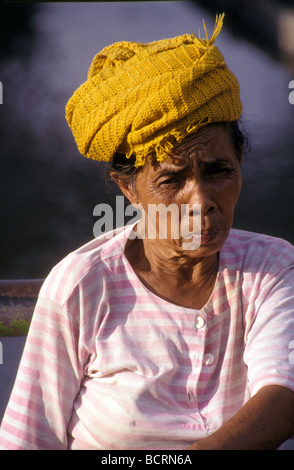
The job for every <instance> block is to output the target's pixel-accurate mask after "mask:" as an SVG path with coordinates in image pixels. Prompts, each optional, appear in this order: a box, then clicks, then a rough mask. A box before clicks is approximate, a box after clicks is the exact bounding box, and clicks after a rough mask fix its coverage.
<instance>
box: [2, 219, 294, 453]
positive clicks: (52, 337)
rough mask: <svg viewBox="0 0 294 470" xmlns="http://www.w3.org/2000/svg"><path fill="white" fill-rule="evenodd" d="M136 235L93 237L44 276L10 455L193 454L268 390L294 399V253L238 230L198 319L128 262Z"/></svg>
mask: <svg viewBox="0 0 294 470" xmlns="http://www.w3.org/2000/svg"><path fill="white" fill-rule="evenodd" d="M131 229H132V227H126V228H123V229H120V230H118V231H117V233H116V234H115V236H114V237H113V238H111V239H106V238H105V237H104V236H102V237H100V238H97V239H94V240H93V241H91V242H90V243H88V244H87V245H85V246H83V247H82V248H80V249H79V250H77V251H75V252H73V253H71V254H70V255H68V256H67V257H66V258H65V259H64V260H63V261H61V262H60V263H59V264H58V265H57V266H56V267H55V268H54V269H53V270H52V272H51V273H50V275H49V276H48V278H47V279H46V281H45V283H44V285H43V287H42V289H41V292H40V295H39V299H38V302H37V305H36V309H35V313H34V316H33V320H32V324H31V328H30V332H29V335H28V338H27V342H26V346H25V350H24V354H23V357H22V360H21V365H20V368H19V371H18V374H17V379H16V383H15V385H14V389H13V392H12V395H11V397H10V401H9V404H8V406H7V409H6V413H5V416H4V418H3V421H2V426H1V437H0V444H1V448H2V449H108V450H110V449H128V450H130V449H145V450H147V449H149V450H150V449H153V450H157V449H164V450H168V449H174V450H175V449H186V448H187V447H188V446H189V445H190V444H191V443H193V442H195V441H196V440H198V439H201V438H204V437H206V436H207V435H209V434H211V433H213V432H214V431H215V430H217V429H218V428H219V427H220V426H221V425H222V424H223V423H224V422H225V421H227V420H228V418H230V417H231V416H232V415H233V414H234V413H236V412H237V411H238V410H239V409H240V407H241V406H242V405H243V404H244V403H245V402H246V400H248V399H249V397H250V396H252V395H253V394H255V393H256V392H257V391H258V390H259V389H260V388H261V387H263V386H265V385H269V384H278V385H282V386H285V387H288V388H290V389H292V390H294V364H293V361H291V360H289V357H290V356H289V355H290V353H291V350H290V349H289V347H290V346H289V345H290V343H291V341H293V340H294V314H293V311H294V271H293V268H294V248H293V247H292V245H290V244H289V243H287V242H285V241H283V240H280V239H276V238H272V237H268V236H265V235H259V234H254V233H249V232H244V231H239V230H232V231H231V233H230V235H229V237H228V239H227V241H226V243H225V244H224V246H223V248H222V250H221V252H220V265H219V272H218V276H217V280H216V284H215V287H214V291H213V293H212V295H211V298H210V300H209V301H208V302H207V304H206V305H205V306H204V307H203V308H202V309H201V310H196V309H195V310H194V309H190V308H184V307H179V306H177V305H174V304H172V303H170V302H168V301H166V300H163V299H161V298H159V297H157V296H156V295H154V294H153V293H151V292H150V291H149V290H148V289H147V288H146V287H145V286H144V285H143V284H142V283H141V282H140V280H139V279H138V278H137V276H136V274H135V273H134V271H133V269H132V267H131V266H130V265H129V262H128V260H127V259H126V257H125V255H124V245H125V242H126V237H127V235H128V234H129V232H130V230H131ZM292 344H293V343H292ZM291 362H292V363H291Z"/></svg>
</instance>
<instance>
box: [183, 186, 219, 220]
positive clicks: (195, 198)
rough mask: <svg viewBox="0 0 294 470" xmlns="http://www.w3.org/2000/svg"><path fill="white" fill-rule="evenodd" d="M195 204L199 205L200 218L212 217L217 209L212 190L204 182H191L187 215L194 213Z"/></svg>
mask: <svg viewBox="0 0 294 470" xmlns="http://www.w3.org/2000/svg"><path fill="white" fill-rule="evenodd" d="M195 204H200V206H201V214H202V217H205V216H207V215H212V213H213V212H215V210H216V208H217V204H216V201H215V200H214V197H213V192H212V189H211V187H209V185H208V184H207V183H206V182H205V181H197V182H193V184H192V185H191V190H190V195H189V215H191V216H193V214H194V213H195V208H196V207H197V206H195ZM198 207H199V206H198ZM196 210H197V209H196Z"/></svg>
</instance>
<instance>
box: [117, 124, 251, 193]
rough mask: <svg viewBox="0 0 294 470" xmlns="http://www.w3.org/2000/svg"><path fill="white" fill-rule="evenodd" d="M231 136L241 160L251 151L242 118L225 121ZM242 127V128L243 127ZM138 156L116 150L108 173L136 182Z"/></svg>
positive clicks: (138, 169) (129, 181)
mask: <svg viewBox="0 0 294 470" xmlns="http://www.w3.org/2000/svg"><path fill="white" fill-rule="evenodd" d="M225 124H226V126H227V128H228V131H229V134H230V137H231V139H232V144H233V147H234V150H235V153H236V156H237V158H238V160H239V161H241V159H242V155H243V154H244V153H245V152H246V153H247V152H248V151H249V138H248V134H247V132H246V131H245V129H244V126H243V123H242V121H241V120H239V121H233V122H229V123H225ZM241 127H242V129H241ZM135 162H136V156H135V155H131V157H130V158H127V157H126V156H125V155H124V154H121V153H119V152H116V153H115V154H114V156H113V160H112V165H111V168H110V169H109V171H108V173H109V174H111V173H114V174H116V175H117V176H119V177H121V178H124V179H125V181H126V182H127V183H128V184H130V183H131V184H132V185H133V186H134V184H135V177H136V174H137V172H138V171H140V168H142V167H135Z"/></svg>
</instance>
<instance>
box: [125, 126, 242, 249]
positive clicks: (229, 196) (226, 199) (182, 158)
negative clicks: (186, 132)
mask: <svg viewBox="0 0 294 470" xmlns="http://www.w3.org/2000/svg"><path fill="white" fill-rule="evenodd" d="M240 189H241V170H240V162H239V161H238V158H237V156H236V154H235V151H234V149H233V145H232V142H231V139H230V136H229V133H228V130H227V129H226V127H225V126H224V125H222V124H213V125H209V126H206V127H203V128H202V129H200V130H199V131H198V132H197V133H195V134H191V135H190V136H188V137H186V138H185V139H184V140H183V141H182V142H181V143H180V144H176V145H174V147H173V149H172V156H169V157H168V158H167V159H166V160H165V161H164V162H162V163H154V162H153V163H151V162H148V163H147V164H146V165H145V166H144V167H143V168H142V170H141V171H139V172H138V174H137V176H136V190H135V192H132V191H129V192H127V193H126V192H125V195H126V196H127V197H128V198H129V200H130V202H131V203H133V204H135V205H139V206H141V208H142V209H143V211H144V215H145V230H146V227H147V226H148V219H150V211H149V210H148V208H150V207H153V209H154V207H156V206H158V205H159V204H161V205H162V204H163V205H164V206H169V205H170V204H175V205H176V206H177V207H178V208H179V212H178V213H179V214H180V221H179V224H180V226H181V227H182V228H183V226H184V219H185V223H186V221H187V218H188V228H189V231H191V230H192V227H195V217H197V221H198V222H197V223H198V228H199V231H200V230H201V244H200V246H199V243H198V245H197V249H196V250H194V251H193V250H191V248H189V255H190V256H193V257H194V256H209V255H212V254H214V253H216V252H218V251H219V250H220V248H221V247H222V245H223V243H224V242H225V240H226V238H227V236H228V234H229V230H230V229H231V227H232V223H233V216H234V209H235V205H236V203H237V200H238V197H239V193H240ZM195 204H196V205H198V206H193V205H195ZM199 204H200V206H201V216H200V213H199V211H197V208H199ZM150 205H156V206H150ZM183 207H184V208H185V209H186V211H184V212H182V210H181V208H183ZM183 214H185V215H183ZM156 220H157V222H156V223H157V225H156V230H155V231H156V234H157V235H156V237H155V238H156V243H160V244H161V246H162V248H164V247H167V246H169V247H170V248H172V249H173V250H175V251H176V252H178V253H179V252H181V251H183V250H184V248H183V247H184V246H185V247H187V246H188V245H187V240H186V242H185V244H184V240H183V237H182V235H183V234H182V233H181V232H182V231H181V228H180V231H179V233H180V237H178V238H177V239H175V238H174V237H173V234H174V233H175V230H174V228H175V227H174V226H173V224H174V223H175V222H174V219H173V218H172V217H171V216H170V215H169V214H167V224H168V229H167V232H166V233H167V236H166V237H165V239H164V238H163V239H162V238H160V239H159V237H158V233H159V227H158V224H160V223H163V219H162V217H161V216H157V218H156ZM153 221H154V218H153ZM200 222H201V228H200V227H199V223H200ZM193 223H194V225H193ZM185 226H186V228H187V224H186V225H185ZM198 228H197V229H198ZM146 233H147V232H145V234H146ZM145 238H148V234H147V235H146V237H145ZM190 238H191V237H190ZM167 244H168V245H167ZM191 246H192V245H191Z"/></svg>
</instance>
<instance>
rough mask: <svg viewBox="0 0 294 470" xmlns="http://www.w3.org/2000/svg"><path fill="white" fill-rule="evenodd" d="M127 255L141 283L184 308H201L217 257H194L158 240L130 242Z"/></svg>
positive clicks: (210, 284) (213, 278) (209, 289)
mask: <svg viewBox="0 0 294 470" xmlns="http://www.w3.org/2000/svg"><path fill="white" fill-rule="evenodd" d="M126 256H127V258H128V259H129V262H130V264H131V265H132V267H133V269H134V270H135V272H136V273H137V275H138V277H139V278H140V279H141V281H142V282H143V283H145V285H146V286H147V287H148V288H149V289H150V290H151V291H153V292H155V293H156V294H157V295H159V296H161V297H164V298H166V299H167V300H171V301H172V302H174V303H179V304H181V305H184V306H192V305H193V307H194V306H195V305H196V304H195V302H196V303H197V307H195V308H201V307H202V306H203V305H204V304H205V302H206V301H207V300H208V298H209V296H210V294H211V292H212V290H213V287H214V284H215V280H216V276H217V271H218V254H217V253H214V254H212V255H210V256H205V257H203V258H195V257H192V256H191V255H189V254H187V253H183V252H177V251H176V250H175V249H174V248H173V247H171V246H170V245H163V244H160V243H158V240H147V239H146V240H138V239H135V240H132V241H130V243H129V244H127V247H126Z"/></svg>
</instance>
